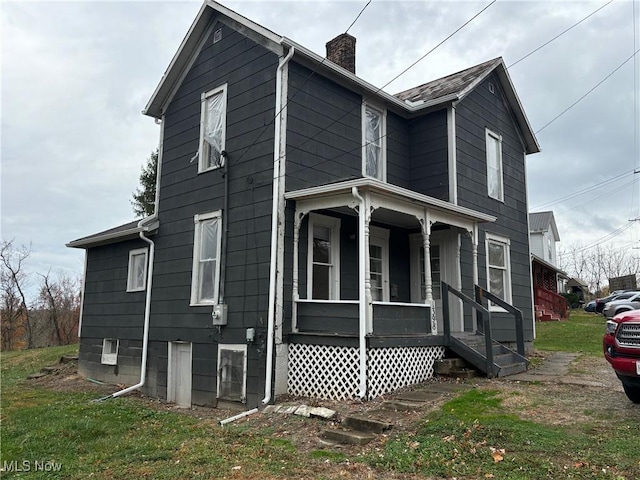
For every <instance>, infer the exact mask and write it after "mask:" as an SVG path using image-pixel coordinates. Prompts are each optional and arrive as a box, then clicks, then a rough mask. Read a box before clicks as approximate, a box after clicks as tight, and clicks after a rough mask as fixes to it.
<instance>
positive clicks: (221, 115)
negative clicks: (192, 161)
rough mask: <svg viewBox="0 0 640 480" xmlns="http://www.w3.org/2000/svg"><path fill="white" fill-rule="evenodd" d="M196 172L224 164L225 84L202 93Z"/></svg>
mask: <svg viewBox="0 0 640 480" xmlns="http://www.w3.org/2000/svg"><path fill="white" fill-rule="evenodd" d="M200 115H201V116H200V148H199V160H198V172H206V171H208V170H212V169H214V168H218V167H221V166H222V165H223V163H224V158H223V155H222V152H223V151H224V149H225V136H226V123H227V84H226V83H225V84H224V85H222V86H220V87H218V88H215V89H213V90H211V91H209V92H206V93H203V94H202V98H201V113H200Z"/></svg>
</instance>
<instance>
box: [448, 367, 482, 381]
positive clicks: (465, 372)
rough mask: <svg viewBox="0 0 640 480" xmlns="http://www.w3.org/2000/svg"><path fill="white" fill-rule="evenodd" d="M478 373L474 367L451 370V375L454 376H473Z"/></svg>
mask: <svg viewBox="0 0 640 480" xmlns="http://www.w3.org/2000/svg"><path fill="white" fill-rule="evenodd" d="M478 375H479V373H478V370H476V369H475V368H461V369H459V370H454V371H452V372H451V376H452V377H455V378H463V379H464V378H475V377H477V376H478Z"/></svg>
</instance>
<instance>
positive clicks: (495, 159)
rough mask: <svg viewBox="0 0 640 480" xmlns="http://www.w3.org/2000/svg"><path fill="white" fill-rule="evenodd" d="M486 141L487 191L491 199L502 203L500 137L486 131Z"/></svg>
mask: <svg viewBox="0 0 640 480" xmlns="http://www.w3.org/2000/svg"><path fill="white" fill-rule="evenodd" d="M486 139H487V190H488V193H489V196H490V197H491V198H495V199H496V200H500V201H504V186H503V181H502V137H501V136H500V135H498V134H497V133H493V132H492V131H491V130H486Z"/></svg>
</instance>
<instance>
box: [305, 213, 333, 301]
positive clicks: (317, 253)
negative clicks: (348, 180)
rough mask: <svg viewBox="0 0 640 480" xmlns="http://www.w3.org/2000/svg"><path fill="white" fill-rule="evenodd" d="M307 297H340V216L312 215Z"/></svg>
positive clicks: (319, 298) (310, 216) (329, 298)
mask: <svg viewBox="0 0 640 480" xmlns="http://www.w3.org/2000/svg"><path fill="white" fill-rule="evenodd" d="M308 252H309V253H308V266H307V271H308V276H307V285H308V286H307V290H308V291H309V292H310V295H309V294H307V298H313V299H316V300H339V299H340V219H338V218H333V217H326V216H324V215H316V214H311V215H309V246H308Z"/></svg>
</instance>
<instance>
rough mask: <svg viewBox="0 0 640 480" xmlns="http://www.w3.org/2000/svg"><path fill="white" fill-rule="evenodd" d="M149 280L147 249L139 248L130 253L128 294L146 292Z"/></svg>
mask: <svg viewBox="0 0 640 480" xmlns="http://www.w3.org/2000/svg"><path fill="white" fill-rule="evenodd" d="M146 280H147V249H146V248H139V249H136V250H131V251H130V252H129V271H128V274H127V292H139V291H141V290H144V288H145V285H146Z"/></svg>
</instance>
